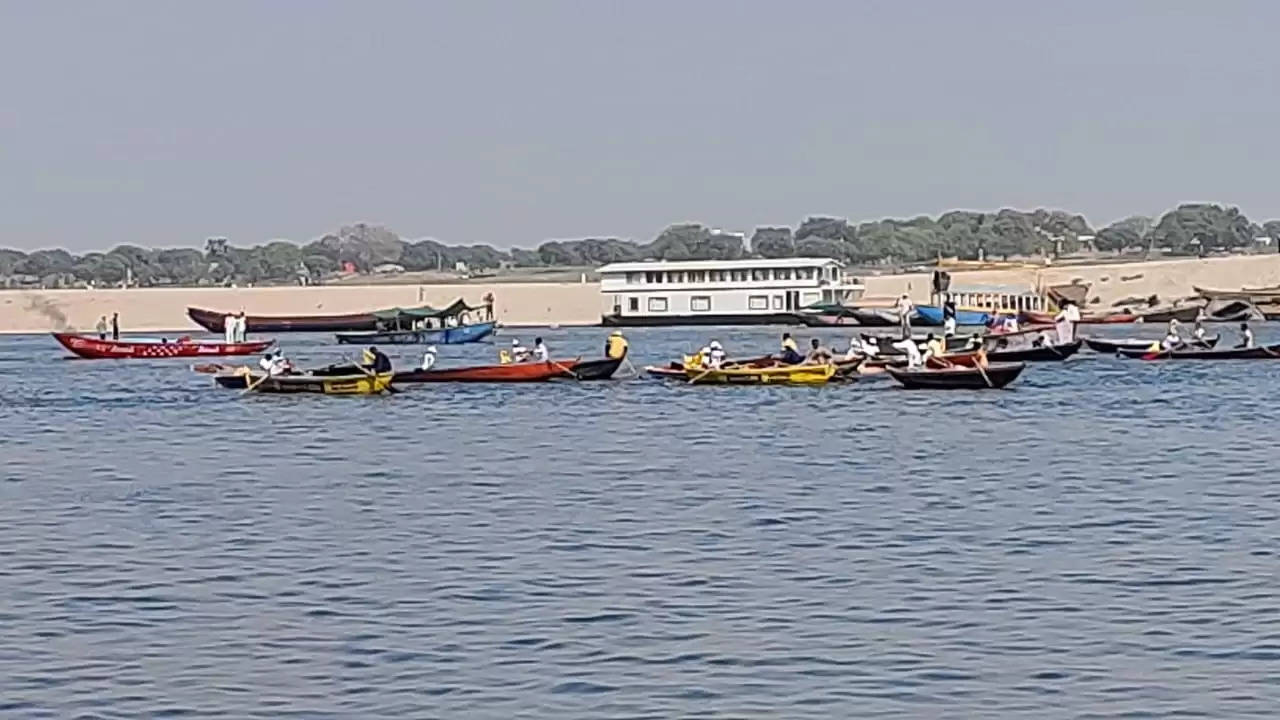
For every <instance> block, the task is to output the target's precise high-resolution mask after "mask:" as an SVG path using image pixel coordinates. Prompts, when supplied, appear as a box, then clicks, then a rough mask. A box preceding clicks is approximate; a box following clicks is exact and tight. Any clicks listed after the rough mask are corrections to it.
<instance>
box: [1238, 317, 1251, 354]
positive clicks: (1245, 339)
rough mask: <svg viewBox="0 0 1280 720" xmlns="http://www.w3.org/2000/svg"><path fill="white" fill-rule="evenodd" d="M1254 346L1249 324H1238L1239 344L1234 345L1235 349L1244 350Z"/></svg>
mask: <svg viewBox="0 0 1280 720" xmlns="http://www.w3.org/2000/svg"><path fill="white" fill-rule="evenodd" d="M1254 346H1255V345H1254V340H1253V330H1251V329H1249V323H1247V322H1243V323H1240V344H1239V345H1236V349H1239V350H1244V349H1247V348H1251V347H1254Z"/></svg>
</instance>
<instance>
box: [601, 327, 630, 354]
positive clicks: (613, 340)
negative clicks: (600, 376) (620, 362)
mask: <svg viewBox="0 0 1280 720" xmlns="http://www.w3.org/2000/svg"><path fill="white" fill-rule="evenodd" d="M627 348H628V346H627V339H626V338H624V337H622V331H621V330H614V331H613V332H612V333H610V334H609V337H608V339H606V340H605V341H604V356H605V357H607V358H609V359H611V360H617V359H619V358H624V357H626V356H627Z"/></svg>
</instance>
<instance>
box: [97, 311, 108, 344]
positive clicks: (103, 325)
mask: <svg viewBox="0 0 1280 720" xmlns="http://www.w3.org/2000/svg"><path fill="white" fill-rule="evenodd" d="M107 329H108V328H107V316H106V315H103V316H102V317H100V318H98V339H99V340H106V339H107Z"/></svg>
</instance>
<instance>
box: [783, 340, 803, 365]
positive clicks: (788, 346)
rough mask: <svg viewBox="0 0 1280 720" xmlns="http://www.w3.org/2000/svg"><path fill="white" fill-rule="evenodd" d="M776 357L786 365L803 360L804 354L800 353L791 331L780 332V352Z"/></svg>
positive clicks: (795, 363)
mask: <svg viewBox="0 0 1280 720" xmlns="http://www.w3.org/2000/svg"><path fill="white" fill-rule="evenodd" d="M778 359H779V360H781V361H782V362H784V363H787V364H788V365H799V364H800V363H802V362H804V356H803V355H801V354H800V347H799V346H798V345H796V341H795V340H794V339H793V338H792V337H791V333H782V352H781V353H779V354H778Z"/></svg>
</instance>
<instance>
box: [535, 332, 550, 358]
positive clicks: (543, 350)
mask: <svg viewBox="0 0 1280 720" xmlns="http://www.w3.org/2000/svg"><path fill="white" fill-rule="evenodd" d="M533 359H534V360H537V361H538V362H548V361H550V360H551V351H549V350H547V344H546V343H544V342H542V338H540V337H538V338H534V339H533Z"/></svg>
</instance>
